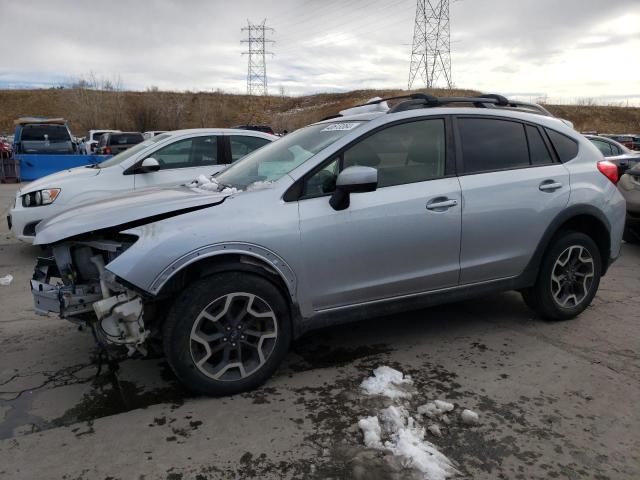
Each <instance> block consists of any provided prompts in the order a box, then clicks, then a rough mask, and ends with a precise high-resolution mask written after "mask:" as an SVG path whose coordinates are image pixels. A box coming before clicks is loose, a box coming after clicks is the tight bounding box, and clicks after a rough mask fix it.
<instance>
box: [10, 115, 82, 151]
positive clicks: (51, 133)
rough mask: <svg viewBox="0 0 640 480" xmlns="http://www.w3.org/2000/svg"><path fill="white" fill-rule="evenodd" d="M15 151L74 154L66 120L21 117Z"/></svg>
mask: <svg viewBox="0 0 640 480" xmlns="http://www.w3.org/2000/svg"><path fill="white" fill-rule="evenodd" d="M15 124H16V130H15V134H14V140H13V151H14V153H16V154H21V153H24V154H66V155H68V154H74V153H76V150H77V146H76V144H75V143H74V141H73V137H72V136H71V132H70V131H69V127H68V126H67V122H66V120H64V119H62V118H30V117H29V118H19V119H18V120H16V121H15Z"/></svg>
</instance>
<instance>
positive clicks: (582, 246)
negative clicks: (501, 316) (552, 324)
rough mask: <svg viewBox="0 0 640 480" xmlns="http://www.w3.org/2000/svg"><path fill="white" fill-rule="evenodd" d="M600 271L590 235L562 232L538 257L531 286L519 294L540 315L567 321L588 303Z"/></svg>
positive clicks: (594, 289) (595, 287)
mask: <svg viewBox="0 0 640 480" xmlns="http://www.w3.org/2000/svg"><path fill="white" fill-rule="evenodd" d="M601 274H602V259H601V258H600V251H599V249H598V246H597V245H596V243H595V242H594V241H593V240H592V239H591V237H589V236H588V235H585V234H584V233H581V232H573V231H565V232H562V233H561V234H560V235H559V236H557V237H556V238H555V239H554V240H553V241H552V244H551V247H550V248H549V249H548V250H547V252H546V253H545V256H544V257H543V259H542V264H541V265H540V272H539V273H538V278H537V280H536V283H535V285H534V286H533V287H530V288H528V289H526V290H524V291H523V292H522V296H523V298H524V301H525V303H526V304H527V305H528V306H529V307H530V308H531V309H533V310H534V311H535V312H536V313H538V314H539V315H540V316H542V317H543V318H546V319H549V320H567V319H570V318H574V317H576V316H577V315H579V314H580V313H582V312H583V311H584V310H585V309H586V308H587V307H588V306H589V304H590V303H591V301H592V300H593V297H594V296H595V294H596V292H597V290H598V285H599V284H600V276H601Z"/></svg>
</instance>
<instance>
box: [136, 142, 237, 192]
mask: <svg viewBox="0 0 640 480" xmlns="http://www.w3.org/2000/svg"><path fill="white" fill-rule="evenodd" d="M221 139H222V137H220V136H217V135H200V136H194V137H188V138H182V139H180V140H177V141H175V142H173V143H170V144H169V145H166V146H164V147H161V148H160V149H158V150H156V151H155V152H153V153H151V154H149V155H148V156H147V157H146V158H155V159H156V160H157V161H158V163H159V164H160V170H158V171H157V172H148V173H136V174H135V188H136V189H140V188H150V187H159V186H171V185H180V184H183V183H187V182H190V181H192V180H194V179H195V178H196V177H198V176H199V175H206V176H210V175H213V174H214V173H216V172H218V171H220V170H221V169H222V168H224V166H225V165H224V161H225V160H224V158H225V155H224V148H223V142H222V141H221ZM142 160H143V159H142ZM142 160H140V162H141V161H142Z"/></svg>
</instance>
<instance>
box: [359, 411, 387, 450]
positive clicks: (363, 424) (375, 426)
mask: <svg viewBox="0 0 640 480" xmlns="http://www.w3.org/2000/svg"><path fill="white" fill-rule="evenodd" d="M358 427H360V430H362V434H363V435H364V445H365V446H366V447H369V448H377V449H380V448H382V442H381V441H380V437H381V435H382V430H381V428H380V422H379V421H378V417H376V416H373V417H366V418H362V419H360V421H359V422H358Z"/></svg>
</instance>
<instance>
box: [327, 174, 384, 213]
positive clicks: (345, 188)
mask: <svg viewBox="0 0 640 480" xmlns="http://www.w3.org/2000/svg"><path fill="white" fill-rule="evenodd" d="M376 188H378V170H376V169H375V168H372V167H362V166H358V167H348V168H345V169H344V170H343V171H342V172H340V174H339V175H338V179H337V180H336V190H335V192H333V195H331V199H330V200H329V205H331V207H332V208H333V209H334V210H344V209H345V208H347V207H349V203H350V195H351V194H352V193H362V192H373V191H374V190H375V189H376Z"/></svg>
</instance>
